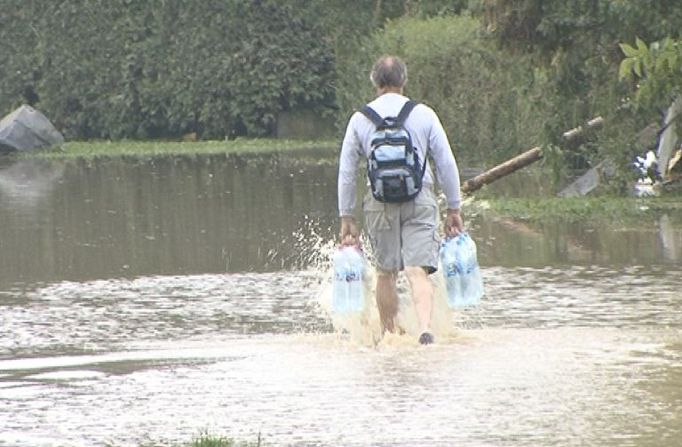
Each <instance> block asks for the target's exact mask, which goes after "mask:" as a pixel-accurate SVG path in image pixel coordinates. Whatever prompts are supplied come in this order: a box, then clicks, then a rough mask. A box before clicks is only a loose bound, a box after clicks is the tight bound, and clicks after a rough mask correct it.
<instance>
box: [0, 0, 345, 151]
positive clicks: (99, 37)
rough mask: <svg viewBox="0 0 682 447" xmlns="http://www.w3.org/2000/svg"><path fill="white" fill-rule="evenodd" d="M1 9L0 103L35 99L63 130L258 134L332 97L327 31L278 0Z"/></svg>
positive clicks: (102, 1)
mask: <svg viewBox="0 0 682 447" xmlns="http://www.w3.org/2000/svg"><path fill="white" fill-rule="evenodd" d="M0 14H1V17H0V40H2V42H3V56H4V60H3V63H2V64H0V106H1V107H2V109H3V111H5V113H6V112H9V111H10V109H11V108H12V107H13V106H16V105H18V104H19V103H21V102H28V103H30V104H33V105H36V106H37V107H39V108H40V109H41V110H43V111H44V112H45V113H47V115H48V116H50V117H53V119H54V120H55V121H56V124H57V125H58V126H59V127H60V128H62V129H63V130H65V132H66V133H67V135H68V136H72V137H78V138H122V137H138V138H149V137H158V136H166V137H168V136H174V135H175V136H177V135H181V134H184V133H186V132H192V131H195V132H199V133H200V134H201V135H202V136H203V137H204V138H216V137H217V138H222V137H225V136H230V135H239V134H250V135H263V134H268V133H270V131H271V130H272V127H273V125H274V124H275V120H276V116H277V113H278V112H280V111H282V110H288V109H291V108H295V107H297V106H300V105H308V106H310V105H314V106H315V107H318V108H320V109H324V108H326V107H329V106H330V105H331V104H332V102H333V94H334V91H333V73H334V71H333V70H334V65H333V53H332V51H331V50H330V49H329V48H328V45H327V40H326V39H325V36H324V35H323V33H322V31H321V30H320V29H319V27H316V26H315V25H314V24H311V23H310V22H307V21H305V20H303V19H302V18H301V17H300V16H297V15H295V14H294V13H293V12H292V10H291V8H290V7H289V6H288V5H286V4H282V2H278V1H274V0H272V1H268V0H256V1H251V0H205V1H201V2H196V1H192V0H173V1H165V0H155V1H150V2H138V1H130V0H88V1H85V0H66V1H60V2H53V1H50V0H33V1H27V2H10V4H9V5H5V6H4V7H3V9H2V11H0ZM5 43H6V44H7V45H6V46H5Z"/></svg>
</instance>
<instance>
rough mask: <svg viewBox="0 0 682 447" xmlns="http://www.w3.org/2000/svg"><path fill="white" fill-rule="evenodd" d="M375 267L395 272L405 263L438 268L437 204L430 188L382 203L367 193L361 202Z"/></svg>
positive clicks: (431, 269) (406, 264) (429, 270)
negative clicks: (407, 198)
mask: <svg viewBox="0 0 682 447" xmlns="http://www.w3.org/2000/svg"><path fill="white" fill-rule="evenodd" d="M362 208H363V212H364V216H365V230H366V231H367V233H368V235H369V240H370V244H371V245H372V251H373V253H374V257H375V258H376V263H377V268H378V269H379V270H383V271H386V272H397V271H399V270H402V269H403V268H404V267H405V266H408V267H424V268H426V269H427V271H428V272H429V273H433V272H435V271H436V270H437V267H438V249H439V247H440V236H439V235H438V221H439V218H438V204H437V203H436V198H435V196H434V194H433V191H432V190H431V189H430V188H428V187H426V186H425V187H424V188H423V189H422V191H421V192H420V193H419V195H418V196H417V197H416V198H415V199H414V200H411V201H409V202H404V203H382V202H379V201H377V200H376V199H375V198H374V197H372V193H371V192H368V193H367V195H366V196H365V198H364V200H363V204H362Z"/></svg>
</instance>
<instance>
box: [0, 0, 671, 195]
mask: <svg viewBox="0 0 682 447" xmlns="http://www.w3.org/2000/svg"><path fill="white" fill-rule="evenodd" d="M351 4H352V7H349V5H351ZM680 25H682V3H681V2H679V1H677V0H576V1H572V2H565V1H562V0H357V1H354V2H352V3H349V2H347V1H344V0H317V1H314V2H311V1H307V0H286V1H284V0H253V1H250V0H204V1H201V2H197V1H193V0H151V1H148V2H139V1H133V0H110V1H108V0H88V1H86V0H61V1H51V0H25V1H21V2H20V1H12V2H6V4H5V5H3V9H2V10H0V39H1V40H2V42H3V51H2V63H0V112H2V113H7V112H9V111H10V110H12V109H13V108H14V107H15V106H17V105H18V104H20V103H22V102H28V103H30V104H33V105H36V106H37V107H38V108H39V109H41V110H42V111H44V112H45V113H46V114H47V115H48V116H49V117H50V118H51V119H53V121H55V122H56V124H57V125H58V127H59V128H60V129H61V130H64V131H65V132H66V134H67V137H70V138H81V139H82V138H93V137H96V138H123V137H125V138H154V137H164V138H168V137H177V136H179V135H182V134H184V133H187V132H197V133H198V134H199V136H200V138H203V139H209V138H223V137H230V136H234V135H252V136H262V135H272V130H273V128H274V126H275V125H276V121H277V119H278V115H279V114H280V113H281V112H283V111H296V110H312V111H314V112H315V113H316V114H318V115H320V116H328V117H329V116H331V115H333V116H334V117H335V118H336V124H337V127H338V129H339V132H341V131H342V130H343V128H344V127H345V123H346V121H347V119H348V117H349V115H350V113H351V111H352V110H353V109H354V108H356V107H358V106H360V105H361V104H362V103H364V102H366V101H368V100H370V99H371V98H372V96H373V92H372V90H371V86H370V83H369V81H368V72H369V69H370V66H371V64H372V62H373V61H374V60H375V59H376V58H377V56H379V55H380V54H382V53H397V54H398V55H400V56H403V57H404V58H405V59H406V60H407V62H408V69H409V73H410V75H409V78H410V80H409V82H408V94H409V95H411V96H412V97H414V98H415V99H418V100H420V101H424V102H426V103H428V104H430V105H432V106H433V107H434V109H436V111H437V112H438V113H439V114H440V116H441V117H442V120H443V124H444V125H445V127H446V130H447V131H448V133H449V135H450V137H451V139H452V140H453V143H454V146H455V147H456V150H457V151H458V155H460V156H463V157H464V158H466V159H469V160H471V159H485V160H486V164H487V165H488V166H489V165H491V164H493V163H495V162H497V161H500V160H502V159H505V158H507V157H509V156H511V155H514V154H516V153H519V152H521V151H523V150H525V149H528V148H530V147H532V146H536V145H543V146H544V147H545V151H544V154H545V160H546V161H549V162H551V163H553V164H554V165H555V166H558V167H563V168H565V167H566V166H580V167H587V166H590V165H594V164H596V163H598V162H600V161H602V160H605V159H606V160H609V162H610V163H611V164H612V165H613V166H615V168H616V169H615V172H617V173H619V175H617V176H615V177H614V178H613V179H612V181H611V186H612V187H613V189H615V190H621V191H622V190H623V187H624V185H627V184H629V183H630V181H631V177H632V176H634V175H635V174H634V171H633V169H632V161H633V158H634V157H635V156H637V155H641V154H642V153H643V152H645V151H646V149H647V148H648V147H647V146H649V147H651V146H652V145H654V144H655V140H653V139H649V141H645V142H642V140H641V139H637V138H636V135H637V133H638V132H639V131H640V130H641V129H642V128H644V127H646V126H647V125H650V124H652V123H660V121H661V112H662V111H663V110H665V108H666V107H667V106H668V105H669V104H670V102H671V100H672V98H673V96H674V95H675V94H677V93H678V92H679V90H680V88H681V87H682V85H680V84H682V82H680V81H679V79H680V76H679V74H680V70H681V67H682V55H681V54H680V30H681V29H682V27H681V26H680ZM638 39H639V40H638ZM624 51H625V53H624ZM623 61H624V62H623ZM621 62H623V63H622V65H621ZM619 70H620V73H619ZM619 74H620V76H619ZM595 116H602V117H604V118H605V126H604V129H603V130H602V131H601V132H599V133H598V134H595V135H593V136H592V138H591V139H589V140H587V141H585V142H584V143H583V144H582V146H581V147H579V148H578V151H577V153H576V152H569V151H560V150H554V149H556V148H558V147H559V146H560V145H561V141H560V135H561V134H562V132H563V131H565V130H567V129H570V128H573V127H576V126H579V125H581V124H584V123H585V122H586V121H587V120H589V119H590V118H593V117H595ZM567 161H571V163H567ZM576 161H577V162H578V163H576Z"/></svg>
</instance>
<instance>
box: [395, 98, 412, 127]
mask: <svg viewBox="0 0 682 447" xmlns="http://www.w3.org/2000/svg"><path fill="white" fill-rule="evenodd" d="M416 105H417V101H413V100H411V99H410V100H409V101H407V102H406V103H405V105H404V106H403V108H402V109H400V113H399V114H398V117H397V118H396V120H395V121H396V123H397V124H398V125H400V126H402V125H404V124H405V120H406V119H407V117H408V116H409V115H410V112H411V111H412V109H414V108H415V106H416Z"/></svg>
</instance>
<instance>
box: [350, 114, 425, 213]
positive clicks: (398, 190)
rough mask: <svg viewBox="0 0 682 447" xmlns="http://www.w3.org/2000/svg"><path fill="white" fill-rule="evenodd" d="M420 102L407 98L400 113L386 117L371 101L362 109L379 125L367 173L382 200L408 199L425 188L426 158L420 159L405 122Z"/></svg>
mask: <svg viewBox="0 0 682 447" xmlns="http://www.w3.org/2000/svg"><path fill="white" fill-rule="evenodd" d="M416 105H417V103H416V102H415V101H412V100H410V101H407V102H406V103H405V105H404V106H403V108H402V109H401V110H400V113H399V114H398V116H397V117H386V118H382V117H381V116H379V114H378V113H376V112H375V111H374V110H373V109H372V108H371V107H369V106H368V105H365V106H364V107H363V108H362V109H360V113H362V114H363V115H365V116H366V117H367V118H368V119H369V120H370V121H372V123H374V125H375V126H376V130H375V131H374V134H373V135H372V139H371V146H372V148H371V153H370V155H369V159H368V160H367V176H368V177H369V183H370V187H371V188H372V195H373V196H374V198H375V199H376V200H378V201H379V202H389V203H399V202H407V201H409V200H412V199H414V198H415V197H416V196H417V194H419V191H421V189H422V179H423V177H424V171H425V170H426V162H424V163H423V164H422V163H421V162H420V161H419V152H418V151H417V150H416V148H415V147H414V146H412V138H411V137H410V133H409V132H408V131H407V129H405V127H404V126H403V125H404V123H405V120H406V119H407V117H408V115H409V114H410V112H411V111H412V109H413V108H414V107H415V106H416Z"/></svg>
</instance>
